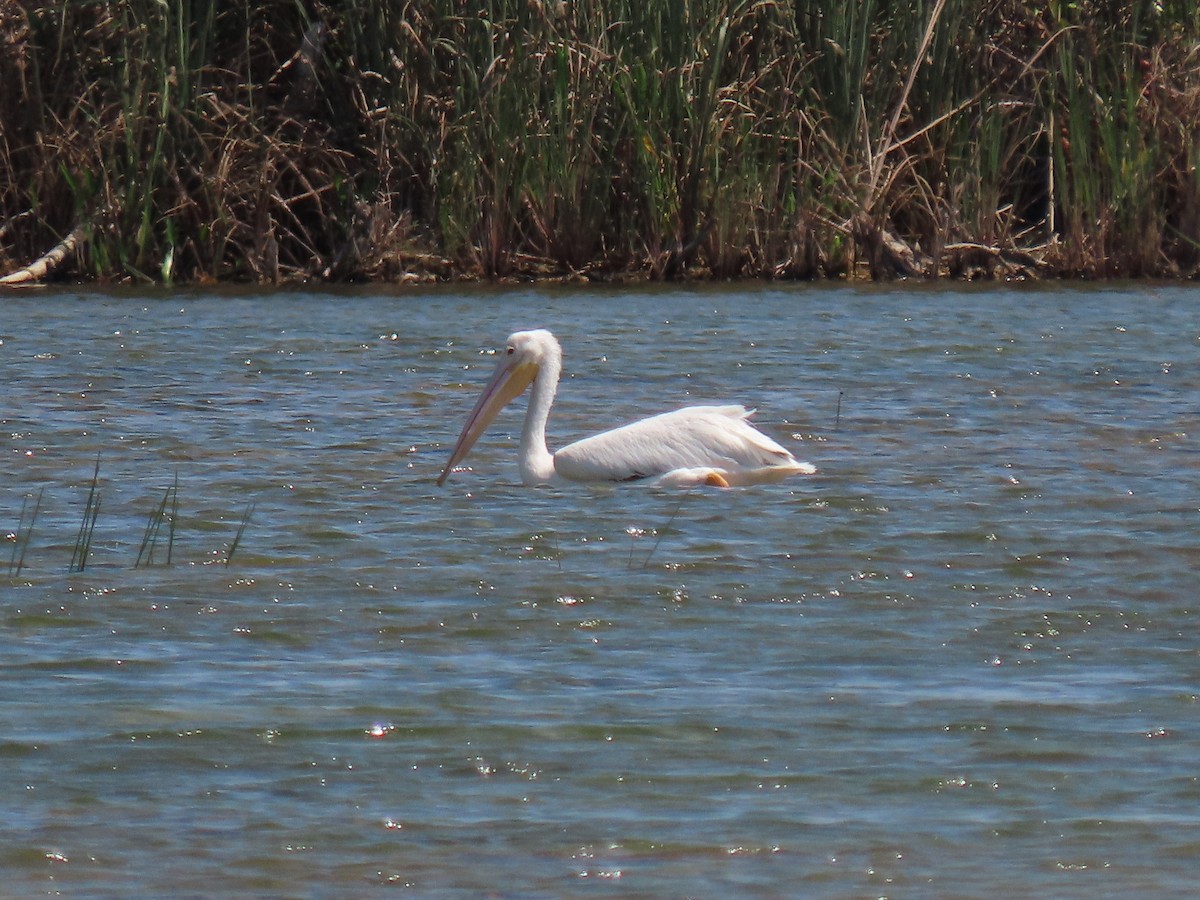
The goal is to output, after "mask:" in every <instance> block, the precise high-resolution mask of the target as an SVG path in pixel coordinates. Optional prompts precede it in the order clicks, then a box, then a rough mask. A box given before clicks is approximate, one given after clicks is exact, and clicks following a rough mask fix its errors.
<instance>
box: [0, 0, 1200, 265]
mask: <svg viewBox="0 0 1200 900" xmlns="http://www.w3.org/2000/svg"><path fill="white" fill-rule="evenodd" d="M0 85H3V90H0V275H3V276H4V278H3V279H2V280H3V281H6V282H8V283H26V282H30V281H36V280H39V279H42V278H45V277H51V276H54V275H56V274H57V275H60V276H61V275H63V274H67V273H70V275H71V277H81V278H94V279H97V280H103V281H112V282H129V281H133V282H189V283H214V282H225V281H242V282H260V283H280V282H293V281H306V280H307V281H320V280H330V281H352V280H363V281H366V280H378V281H424V280H448V279H456V278H472V279H493V280H497V279H521V278H562V279H594V280H607V279H619V278H648V279H675V278H719V279H726V278H767V279H789V278H791V279H796V278H799V279H810V278H825V277H869V278H875V279H888V278H896V277H937V276H952V277H963V278H975V277H992V278H1032V277H1085V278H1111V277H1119V278H1124V277H1189V276H1193V275H1195V274H1196V273H1197V271H1198V269H1200V174H1198V172H1200V168H1198V166H1200V143H1198V141H1197V134H1198V129H1200V124H1198V123H1200V5H1198V4H1197V3H1196V2H1195V0H1153V2H1128V3H1118V2H1108V0H1074V2H1068V0H1049V2H1044V3H1032V2H1025V0H985V2H982V3H981V2H977V0H972V2H968V0H894V2H893V0H851V2H833V0H791V2H782V0H683V2H665V0H664V2H659V0H478V2H469V3H468V2H464V0H391V2H388V0H385V2H380V3H366V2H361V0H348V2H344V3H328V2H315V0H251V2H248V3H241V4H233V3H228V4H225V3H202V2H198V0H112V2H106V3H98V2H79V0H69V2H55V3H49V2H15V0H0Z"/></svg>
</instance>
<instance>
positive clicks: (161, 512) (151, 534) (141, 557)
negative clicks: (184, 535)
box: [133, 472, 179, 569]
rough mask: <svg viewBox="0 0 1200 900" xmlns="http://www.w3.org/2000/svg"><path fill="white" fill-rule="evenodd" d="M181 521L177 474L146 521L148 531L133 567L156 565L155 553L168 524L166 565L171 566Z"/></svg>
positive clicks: (144, 535)
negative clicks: (176, 531) (177, 525)
mask: <svg viewBox="0 0 1200 900" xmlns="http://www.w3.org/2000/svg"><path fill="white" fill-rule="evenodd" d="M178 520H179V473H178V472H176V473H175V480H174V481H173V482H172V483H171V484H169V485H168V486H167V487H166V489H165V490H164V491H163V495H162V498H161V499H160V500H159V502H158V506H157V507H155V509H154V510H153V511H152V512H151V513H150V516H149V517H148V519H147V520H146V530H145V532H144V533H143V535H142V543H141V546H140V547H139V548H138V555H137V559H136V560H135V561H134V564H133V567H134V568H135V569H137V568H140V567H141V566H142V564H143V562H144V563H145V565H147V566H152V565H154V551H155V549H156V548H157V546H158V538H159V534H160V533H161V531H162V525H163V522H164V521H165V522H166V523H167V559H166V564H167V565H168V566H169V565H170V564H171V557H172V555H173V553H174V550H175V523H176V522H177V521H178Z"/></svg>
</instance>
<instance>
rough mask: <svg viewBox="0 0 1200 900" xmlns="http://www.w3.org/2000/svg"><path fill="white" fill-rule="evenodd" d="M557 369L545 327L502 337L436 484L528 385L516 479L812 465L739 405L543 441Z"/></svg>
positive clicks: (759, 473)
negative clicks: (554, 446)
mask: <svg viewBox="0 0 1200 900" xmlns="http://www.w3.org/2000/svg"><path fill="white" fill-rule="evenodd" d="M561 374H562V348H561V347H560V346H559V343H558V340H557V339H556V338H555V337H554V335H553V334H551V333H550V332H549V331H545V330H537V331H518V332H516V333H515V334H513V335H511V336H510V337H509V339H508V343H507V346H506V348H505V351H504V354H503V356H501V358H500V361H499V363H498V364H497V366H496V371H495V373H494V374H493V375H492V380H491V381H490V382H489V383H488V386H487V387H486V388H485V389H484V391H483V394H482V395H481V396H480V398H479V402H478V403H477V404H476V406H475V409H474V411H473V412H472V413H471V417H470V418H469V419H468V420H467V424H466V426H465V427H464V428H463V431H462V434H461V435H460V436H459V438H458V442H457V443H456V444H455V447H454V450H453V451H452V453H451V454H450V460H449V462H447V463H446V467H445V469H443V470H442V474H441V477H439V478H438V484H442V483H443V482H444V481H445V480H446V478H447V476H448V475H449V474H450V471H451V470H452V469H453V467H454V466H455V465H456V464H457V463H458V462H459V461H460V460H462V459H463V458H464V457H465V456H466V455H467V453H468V451H469V450H470V449H471V447H472V446H473V445H474V443H475V441H476V440H478V439H479V436H480V435H481V434H483V432H484V430H485V429H486V428H487V426H488V424H489V423H490V422H491V421H492V419H494V418H495V416H496V414H497V413H498V412H499V411H500V409H501V408H502V407H503V406H504V405H505V404H506V403H508V402H509V401H510V400H512V399H513V398H515V397H517V396H519V395H520V394H521V393H522V392H523V391H524V390H525V388H526V387H528V386H529V385H532V391H531V392H530V397H529V409H528V411H527V412H526V414H525V425H524V428H523V429H522V431H521V449H520V465H521V480H522V481H523V482H524V483H525V484H527V485H535V484H548V483H552V482H556V481H562V480H566V481H591V482H602V481H634V480H642V479H654V480H656V481H657V482H658V483H660V484H672V485H692V484H712V485H721V486H729V485H737V484H757V483H761V482H767V481H779V480H780V479H783V478H786V477H788V476H789V475H801V474H803V475H808V474H811V473H813V472H814V471H816V470H815V469H814V468H813V467H812V466H811V465H810V464H809V463H806V462H801V461H799V460H797V459H796V458H795V457H794V456H792V454H791V453H790V452H789V451H788V450H786V449H784V448H783V447H781V446H780V445H779V444H777V443H776V442H775V441H773V440H771V438H769V437H767V436H766V435H765V434H763V433H762V432H761V431H759V430H758V429H756V428H754V426H752V425H751V424H750V423H749V421H748V419H749V418H750V415H751V412H750V411H747V410H746V408H745V407H742V406H689V407H686V408H685V409H679V410H676V411H674V412H668V413H662V414H661V415H657V416H651V417H650V418H648V419H641V420H639V421H637V422H632V423H630V424H628V425H623V426H621V427H620V428H614V429H613V430H611V431H605V432H603V433H602V434H597V435H595V436H594V437H589V438H584V439H583V440H581V441H576V442H575V443H573V444H568V445H567V446H566V447H563V448H562V449H561V450H559V451H558V452H556V453H551V452H550V451H549V450H548V449H547V448H546V421H547V420H548V419H549V417H550V407H551V406H552V405H553V403H554V394H555V391H556V390H557V389H558V380H559V377H560V375H561Z"/></svg>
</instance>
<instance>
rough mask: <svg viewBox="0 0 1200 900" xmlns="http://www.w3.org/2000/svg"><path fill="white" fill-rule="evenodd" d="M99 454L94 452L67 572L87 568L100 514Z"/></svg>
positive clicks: (80, 570)
mask: <svg viewBox="0 0 1200 900" xmlns="http://www.w3.org/2000/svg"><path fill="white" fill-rule="evenodd" d="M99 485H100V454H99V453H97V454H96V467H95V469H94V470H93V471H92V480H91V484H90V485H89V486H88V496H87V502H86V503H85V504H84V507H83V518H82V519H81V520H80V523H79V534H78V535H77V536H76V538H75V546H74V549H73V550H72V551H71V563H70V565H69V566H68V567H67V570H68V571H69V572H82V571H83V570H84V569H86V568H87V564H88V558H89V557H90V556H91V553H92V537H93V535H94V534H95V533H96V518H97V517H98V516H99V515H100V490H99Z"/></svg>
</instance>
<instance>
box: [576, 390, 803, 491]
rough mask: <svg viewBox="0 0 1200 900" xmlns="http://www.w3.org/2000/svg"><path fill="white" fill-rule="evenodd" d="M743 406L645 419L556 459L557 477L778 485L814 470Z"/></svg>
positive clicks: (579, 443) (694, 409) (587, 441)
mask: <svg viewBox="0 0 1200 900" xmlns="http://www.w3.org/2000/svg"><path fill="white" fill-rule="evenodd" d="M751 412H752V411H747V410H746V408H745V407H742V406H690V407H688V408H686V409H680V410H676V411H675V412H669V413H663V414H662V415H658V416H652V417H651V418H649V419H642V420H640V421H638V422H633V423H631V424H629V425H623V426H622V427H620V428H614V429H613V430H612V431H606V432H604V433H603V434H598V435H596V436H595V437H590V438H584V439H583V440H581V441H576V442H575V443H574V444H570V445H568V446H566V447H563V448H562V449H561V450H559V451H558V452H557V453H555V454H554V468H555V471H556V472H557V474H558V475H560V476H562V477H563V478H567V479H570V480H572V481H633V480H636V479H640V478H658V477H661V476H667V475H670V474H671V473H673V472H680V471H681V470H690V471H689V474H688V478H687V479H686V480H689V481H690V480H703V476H704V474H705V473H710V474H713V475H716V476H719V477H720V479H722V480H724V481H725V482H727V483H728V484H749V483H753V482H759V481H775V480H778V479H780V478H784V477H786V476H788V475H795V474H801V473H810V472H812V471H815V470H814V469H813V467H812V466H810V465H809V464H808V463H803V462H799V461H798V460H796V458H795V457H793V456H792V454H791V453H789V452H788V451H787V450H785V449H784V448H783V447H781V446H779V444H777V443H776V442H775V441H773V440H771V439H770V438H769V437H767V436H766V435H765V434H763V433H762V432H761V431H759V430H757V429H756V428H754V426H752V425H751V424H750V423H749V422H748V421H747V419H748V418H749V417H750V415H751Z"/></svg>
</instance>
